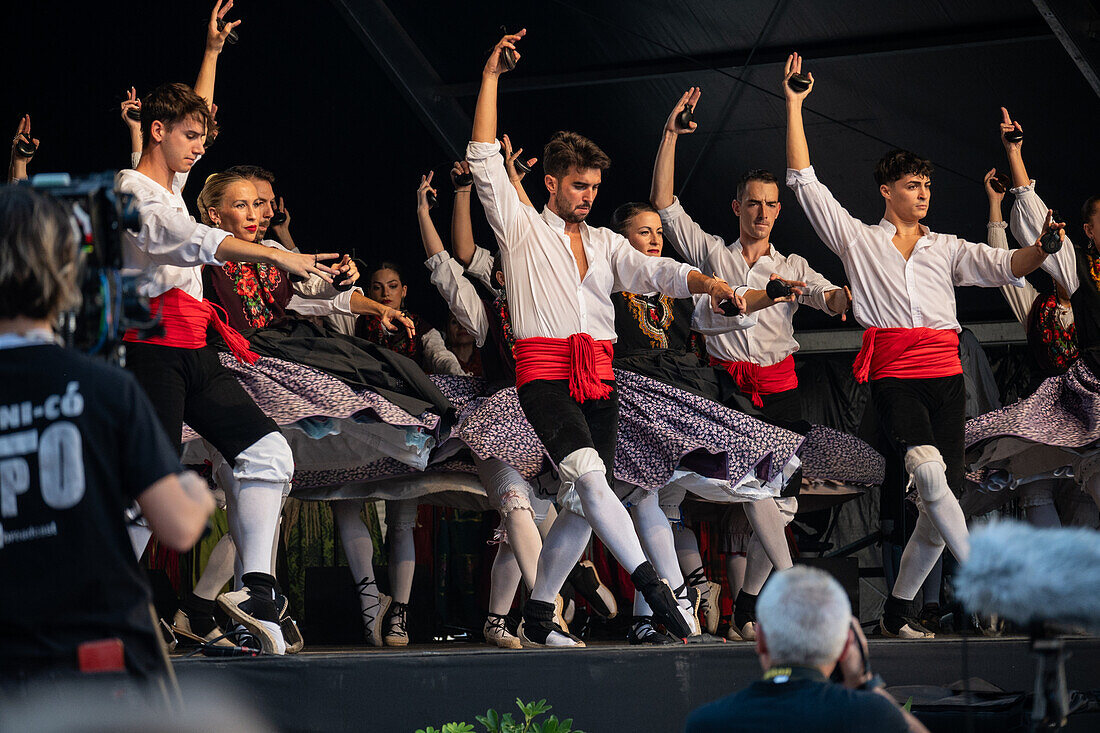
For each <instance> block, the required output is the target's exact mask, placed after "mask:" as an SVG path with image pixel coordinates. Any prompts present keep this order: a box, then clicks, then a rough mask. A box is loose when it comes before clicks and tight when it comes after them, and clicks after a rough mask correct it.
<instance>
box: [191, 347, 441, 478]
mask: <svg viewBox="0 0 1100 733" xmlns="http://www.w3.org/2000/svg"><path fill="white" fill-rule="evenodd" d="M218 356H219V358H220V359H221V362H222V364H223V365H224V366H225V367H226V368H228V369H229V370H230V371H231V372H233V375H234V376H235V377H236V378H237V380H238V381H239V382H240V383H241V386H242V387H244V389H245V391H246V392H248V394H249V395H250V396H251V397H252V399H253V400H255V402H256V404H257V406H259V408H260V409H261V410H263V412H264V414H266V415H268V416H269V417H271V418H272V419H273V420H274V421H275V423H276V424H277V425H279V427H280V428H281V429H282V431H283V434H284V435H285V436H286V438H287V440H288V442H289V443H290V444H291V448H292V449H293V450H294V452H295V461H296V463H297V464H298V465H299V467H303V466H305V467H307V468H308V469H310V470H323V469H328V470H347V469H351V468H354V467H356V466H362V465H364V464H365V463H369V462H373V461H376V460H378V459H380V458H382V457H385V456H390V457H395V458H398V459H399V460H401V461H403V462H405V463H408V464H410V465H413V466H416V467H418V468H423V467H424V466H425V465H426V464H427V462H428V454H429V451H430V450H431V448H432V447H433V446H434V445H435V444H436V440H437V438H438V436H437V435H436V433H437V430H438V428H439V422H440V421H439V416H438V415H436V414H434V413H430V412H425V413H424V414H422V415H411V414H409V413H408V412H406V411H405V410H403V409H402V408H400V407H398V406H397V405H395V404H393V403H392V402H390V401H389V400H387V399H386V398H384V397H382V396H381V395H379V394H377V393H376V392H373V391H371V390H366V389H363V390H357V389H353V388H351V387H349V386H348V385H346V384H345V383H344V382H341V381H340V380H339V379H336V378H335V377H333V376H331V375H329V374H326V373H325V372H322V371H319V370H317V369H314V368H312V367H308V366H303V365H301V364H295V363H293V362H289V361H283V360H282V359H275V358H272V357H260V358H259V359H258V360H257V361H256V363H255V364H244V363H241V362H238V361H237V360H236V359H235V358H234V357H233V356H232V355H230V354H219V355H218ZM197 437H198V435H197V434H196V433H195V432H194V431H193V430H192V429H191V428H190V426H188V425H184V426H183V442H184V443H185V444H187V446H188V448H187V449H185V451H186V452H187V454H188V455H190V456H192V459H194V457H196V456H198V457H201V456H202V453H203V451H204V450H208V447H206V448H203V447H198V446H195V445H194V444H195V443H197V442H199V441H195V440H194V439H195V438H197Z"/></svg>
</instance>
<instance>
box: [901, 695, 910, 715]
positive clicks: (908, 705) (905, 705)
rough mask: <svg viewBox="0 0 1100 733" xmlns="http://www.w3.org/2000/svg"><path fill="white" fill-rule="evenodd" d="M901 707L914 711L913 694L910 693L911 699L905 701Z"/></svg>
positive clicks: (907, 710)
mask: <svg viewBox="0 0 1100 733" xmlns="http://www.w3.org/2000/svg"><path fill="white" fill-rule="evenodd" d="M901 709H902V710H904V711H905V712H907V713H911V712H913V696H912V695H910V696H909V699H908V700H906V701H905V704H904V705H902V706H901Z"/></svg>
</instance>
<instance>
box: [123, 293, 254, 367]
mask: <svg viewBox="0 0 1100 733" xmlns="http://www.w3.org/2000/svg"><path fill="white" fill-rule="evenodd" d="M149 311H150V312H151V313H152V314H153V315H154V316H156V315H159V316H160V323H161V325H162V326H163V327H164V335H163V336H150V337H146V338H141V337H140V336H139V334H138V331H137V330H136V329H130V330H129V331H127V332H126V335H125V336H123V339H122V340H123V341H128V342H130V343H137V344H156V345H158V346H174V347H175V348H177V349H201V348H202V347H204V346H206V329H207V327H208V326H213V327H214V328H215V329H216V330H217V332H218V333H219V334H220V335H221V337H222V338H223V339H225V343H226V345H227V346H229V350H230V351H231V352H232V353H233V356H235V357H237V361H243V362H245V363H246V364H254V363H255V362H256V360H257V359H259V358H260V355H259V354H257V353H256V352H254V351H251V350H250V349H249V348H248V339H246V338H245V337H244V336H242V335H241V334H240V333H239V332H238V331H237V330H236V329H235V328H233V327H232V326H230V325H229V322H228V321H229V316H228V315H227V314H226V312H225V311H224V310H223V309H222V308H221V307H219V306H217V305H215V304H214V303H211V302H210V301H209V300H196V299H195V298H193V297H191V296H190V295H188V294H187V293H185V292H184V291H182V290H180V289H179V288H172V289H171V290H169V291H168V292H166V293H162V294H161V295H158V296H157V297H155V298H150V300H149ZM219 314H220V316H219ZM223 317H224V318H225V320H224V321H223V320H222V318H223Z"/></svg>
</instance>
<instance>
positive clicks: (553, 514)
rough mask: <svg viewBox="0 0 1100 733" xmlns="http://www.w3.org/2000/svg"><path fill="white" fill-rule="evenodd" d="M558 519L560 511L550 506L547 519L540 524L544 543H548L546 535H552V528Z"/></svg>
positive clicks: (540, 533) (540, 532)
mask: <svg viewBox="0 0 1100 733" xmlns="http://www.w3.org/2000/svg"><path fill="white" fill-rule="evenodd" d="M557 518H558V510H557V508H556V507H555V506H554V505H553V504H550V508H549V509H547V510H546V517H545V518H544V519H543V520H542V521H541V522H539V535H540V536H541V537H542V541H543V542H545V541H546V535H547V534H549V533H550V528H551V527H553V526H554V520H555V519H557Z"/></svg>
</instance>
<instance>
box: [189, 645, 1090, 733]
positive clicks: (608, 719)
mask: <svg viewBox="0 0 1100 733" xmlns="http://www.w3.org/2000/svg"><path fill="white" fill-rule="evenodd" d="M1067 648H1068V649H1069V650H1070V651H1071V652H1072V655H1073V656H1072V657H1071V658H1070V660H1069V661H1068V663H1067V673H1068V674H1067V678H1068V681H1069V687H1070V689H1076V690H1100V639H1096V638H1070V639H1067ZM964 650H965V651H966V660H967V665H968V666H967V671H966V673H965V674H964V668H963V653H964ZM1028 650H1029V644H1028V641H1027V639H1025V638H1023V637H1012V638H1003V639H986V638H968V639H966V640H965V641H964V640H963V639H962V638H960V637H950V638H946V639H936V640H930V641H897V640H872V641H871V661H872V664H873V666H874V669H875V671H877V672H878V673H879V674H881V675H882V676H883V677H884V678H885V679H886V681H887V683H888V684H889V685H890V686H891V687H893V686H901V685H938V686H947V685H949V684H950V683H952V682H954V681H956V680H960V679H962V678H963V677H964V676H969V677H977V678H981V679H983V680H985V681H987V682H990V683H992V684H994V685H996V686H998V687H1000V688H1001V689H1004V690H1007V691H1030V690H1031V689H1032V687H1033V685H1034V672H1035V662H1034V660H1033V658H1032V657H1031V656H1030V654H1029V651H1028ZM174 662H175V665H174V666H175V669H176V672H177V675H178V676H179V680H180V684H181V688H182V690H183V694H184V696H185V699H186V697H187V694H188V690H189V689H199V688H201V687H203V686H208V685H210V684H214V685H219V686H221V685H227V686H230V687H231V688H234V689H236V690H237V691H239V692H240V693H241V694H242V696H243V698H244V699H246V700H249V701H251V702H252V703H253V704H254V705H255V706H256V708H257V709H258V710H260V711H262V712H263V714H264V715H265V717H267V719H268V720H269V721H271V722H272V723H275V724H276V725H278V726H279V727H280V728H282V729H283V730H356V731H364V730H369V731H408V732H409V733H412V732H413V731H415V730H417V729H418V728H424V727H426V726H428V725H434V726H436V727H437V728H439V727H441V726H442V725H443V724H444V723H447V722H450V721H455V720H458V721H466V722H469V723H472V724H474V725H475V729H476V730H478V731H480V730H482V728H481V726H480V725H478V724H477V723H476V721H475V719H474V716H475V715H479V714H484V713H485V711H486V710H487V709H489V708H495V709H497V710H498V711H501V712H507V711H513V712H515V702H514V701H515V699H516V698H517V697H519V698H521V699H523V700H524V701H530V700H538V699H541V698H546V699H547V700H548V702H549V703H550V704H551V705H553V706H554V710H553V712H554V713H555V714H557V715H558V716H559V717H562V718H565V717H572V718H573V719H574V726H575V727H577V728H580V729H582V730H584V731H586V732H587V733H606V732H608V731H678V730H682V729H683V723H684V720H685V718H686V716H687V714H688V712H689V711H690V710H692V709H693V708H695V707H696V706H698V705H700V704H702V703H704V702H707V701H709V700H713V699H715V698H718V697H721V696H723V695H726V694H729V693H730V692H733V691H734V690H737V689H740V688H741V687H743V686H745V685H746V684H748V683H749V682H751V681H753V680H755V679H757V678H759V676H760V668H759V665H758V663H757V658H756V655H755V653H754V651H753V646H752V644H748V643H744V642H742V643H728V644H714V645H691V646H668V647H661V648H656V649H654V648H644V649H643V648H637V647H630V646H627V645H619V644H599V643H597V644H595V645H590V646H589V647H588V648H586V649H575V650H542V649H537V650H519V651H508V650H500V649H496V648H493V647H489V646H485V645H475V644H438V645H414V646H412V647H408V648H406V649H392V648H391V649H372V648H369V647H357V648H348V647H312V648H308V647H307V649H306V650H305V651H304V652H303V653H301V654H298V655H296V656H288V657H261V658H256V659H206V658H202V657H192V658H189V659H184V658H179V657H177V658H175V659H174ZM1071 720H1072V719H1071ZM1092 723H1093V724H1096V721H1094V720H1093V721H1092ZM1073 728H1074V729H1076V728H1077V726H1073ZM941 729H942V728H941ZM952 729H953V728H952ZM1083 729H1087V728H1083ZM933 730H934V731H935V729H933ZM1092 730H1100V727H1098V728H1093V729H1092Z"/></svg>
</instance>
